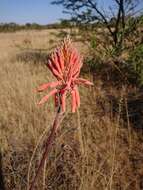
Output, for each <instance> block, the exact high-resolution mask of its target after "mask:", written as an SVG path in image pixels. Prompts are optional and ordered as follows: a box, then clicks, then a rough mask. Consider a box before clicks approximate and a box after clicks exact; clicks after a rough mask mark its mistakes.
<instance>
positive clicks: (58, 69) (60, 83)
mask: <svg viewBox="0 0 143 190" xmlns="http://www.w3.org/2000/svg"><path fill="white" fill-rule="evenodd" d="M82 64H83V61H82V58H81V56H80V55H79V53H78V52H77V50H76V49H75V48H74V46H73V45H72V42H71V39H70V38H69V37H67V38H65V39H64V41H63V43H62V44H61V46H59V47H58V48H57V49H56V50H55V51H54V52H53V53H52V54H51V56H50V58H49V61H48V64H47V66H48V68H49V69H50V71H51V72H52V74H53V75H54V76H55V78H56V79H57V81H56V82H50V83H46V84H43V85H41V86H40V87H39V88H38V91H43V90H45V89H47V88H48V87H50V88H53V90H52V91H51V92H50V93H49V94H48V95H47V96H45V97H43V98H42V100H41V101H40V102H39V104H43V103H44V102H46V101H47V100H48V99H49V97H50V96H54V99H55V106H57V104H59V103H60V104H61V106H62V110H63V112H65V109H66V103H65V102H66V97H67V93H70V94H71V96H72V112H75V111H76V109H77V108H78V107H79V106H80V96H79V91H78V88H77V86H78V85H80V84H83V85H86V86H88V85H93V83H92V82H90V81H88V80H86V79H82V78H79V74H80V69H81V67H82ZM57 97H59V101H57Z"/></svg>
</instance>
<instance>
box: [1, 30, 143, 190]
mask: <svg viewBox="0 0 143 190" xmlns="http://www.w3.org/2000/svg"><path fill="white" fill-rule="evenodd" d="M27 38H28V39H29V40H30V43H31V47H32V48H41V49H42V48H43V49H48V50H50V47H51V44H50V39H52V38H53V36H52V35H50V33H49V31H40V32H30V31H28V32H18V33H14V34H9V33H7V34H0V51H1V55H0V81H1V90H0V149H1V154H2V169H3V176H4V182H5V188H6V190H26V186H27V172H28V166H29V161H30V158H31V155H32V152H33V150H34V147H35V146H36V143H37V141H38V139H39V136H40V135H41V134H42V133H43V131H44V130H45V129H46V128H47V129H49V128H50V126H51V124H52V120H53V117H54V108H53V105H52V100H51V101H50V102H49V103H47V105H45V106H42V107H40V108H39V107H37V105H36V102H37V101H38V100H39V99H40V96H41V95H38V94H37V93H36V92H35V88H36V87H37V86H38V85H39V84H41V83H43V82H45V81H50V80H51V78H52V76H51V74H50V73H49V72H48V70H47V69H46V68H45V66H44V65H34V64H33V63H31V64H26V63H24V62H22V61H17V60H15V55H16V54H17V53H19V51H21V50H20V49H19V47H18V48H17V45H20V46H23V42H24V40H25V39H27ZM53 40H54V39H53ZM87 77H88V78H91V76H90V75H88V76H87ZM80 93H81V102H82V103H81V104H82V105H81V108H80V110H79V113H77V114H72V113H70V109H68V113H67V114H66V116H65V118H64V120H63V122H62V125H61V129H60V130H59V132H58V134H57V139H56V142H55V143H54V144H53V149H52V151H51V154H50V156H49V159H48V160H47V164H46V165H45V170H44V172H43V173H42V174H41V178H40V179H39V182H38V184H39V185H38V186H37V189H38V190H42V189H43V190H44V189H45V190H46V189H48V190H63V189H65V190H140V189H143V183H142V177H143V169H142V164H143V156H142V151H143V144H142V142H143V141H142V138H141V135H138V133H137V132H135V131H134V130H133V129H131V130H129V129H130V127H131V126H130V124H129V123H128V128H127V127H126V124H125V123H123V122H122V120H121V118H120V115H118V116H117V117H116V116H114V113H112V104H110V101H108V99H107V98H106V93H105V91H104V89H102V88H100V83H99V84H97V85H95V87H94V88H92V89H85V88H81V89H80ZM120 94H121V97H120V98H121V99H122V93H120ZM119 110H120V106H119ZM129 132H130V133H129ZM43 141H44V140H43ZM43 141H42V142H41V143H40V144H39V146H38V148H37V151H36V154H35V156H34V159H33V162H32V169H31V170H30V171H31V174H30V179H31V177H32V175H33V174H34V172H35V171H36V167H37V166H38V161H39V160H40V157H41V155H42V154H41V152H42V146H43ZM44 179H45V180H44ZM35 189H36V188H35Z"/></svg>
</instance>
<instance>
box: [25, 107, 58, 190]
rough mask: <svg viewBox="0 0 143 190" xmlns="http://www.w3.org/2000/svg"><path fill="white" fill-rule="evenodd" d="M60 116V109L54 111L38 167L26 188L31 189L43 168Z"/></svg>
mask: <svg viewBox="0 0 143 190" xmlns="http://www.w3.org/2000/svg"><path fill="white" fill-rule="evenodd" d="M60 116H61V111H60V109H59V110H58V111H57V113H56V116H55V119H54V123H53V127H52V129H51V133H50V135H49V136H48V138H47V140H46V147H45V151H44V153H43V156H42V158H41V161H40V164H39V166H38V169H37V172H36V175H35V177H34V179H33V181H32V183H31V186H30V188H29V189H28V190H33V188H34V185H35V183H36V181H37V178H38V176H39V173H40V171H41V169H42V168H43V166H44V163H45V160H46V159H47V157H48V153H49V152H50V149H51V146H52V142H53V141H54V139H55V135H56V131H57V128H58V126H59V125H60Z"/></svg>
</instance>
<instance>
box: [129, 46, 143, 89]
mask: <svg viewBox="0 0 143 190" xmlns="http://www.w3.org/2000/svg"><path fill="white" fill-rule="evenodd" d="M128 66H130V68H131V69H132V71H133V73H134V74H135V75H136V77H137V78H136V80H137V83H138V85H139V86H142V85H143V44H140V45H138V46H137V47H136V48H135V49H134V50H133V51H132V52H131V53H130V56H129V59H128Z"/></svg>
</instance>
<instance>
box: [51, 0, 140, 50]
mask: <svg viewBox="0 0 143 190" xmlns="http://www.w3.org/2000/svg"><path fill="white" fill-rule="evenodd" d="M105 1H106V0H105ZM139 1H140V0H112V3H111V5H110V6H109V8H108V9H106V11H105V10H104V9H103V7H99V1H98V0H55V1H52V4H62V5H63V7H64V8H65V10H66V11H65V12H66V13H69V14H71V16H72V17H73V18H74V20H76V21H77V22H80V23H91V24H93V23H97V22H98V23H99V22H100V23H102V24H104V27H106V28H107V30H108V35H109V34H110V37H111V38H112V45H113V46H114V47H116V48H122V47H123V44H124V38H125V35H124V34H125V30H126V20H127V18H128V17H131V16H132V15H133V13H134V11H135V10H136V7H137V5H138V3H139ZM106 2H107V1H106ZM112 18H113V19H112ZM111 19H112V21H113V20H114V22H112V24H111V23H110V21H111Z"/></svg>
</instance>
